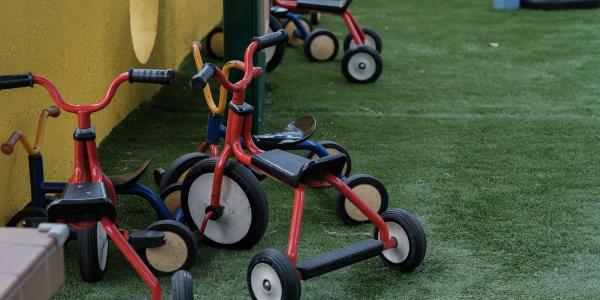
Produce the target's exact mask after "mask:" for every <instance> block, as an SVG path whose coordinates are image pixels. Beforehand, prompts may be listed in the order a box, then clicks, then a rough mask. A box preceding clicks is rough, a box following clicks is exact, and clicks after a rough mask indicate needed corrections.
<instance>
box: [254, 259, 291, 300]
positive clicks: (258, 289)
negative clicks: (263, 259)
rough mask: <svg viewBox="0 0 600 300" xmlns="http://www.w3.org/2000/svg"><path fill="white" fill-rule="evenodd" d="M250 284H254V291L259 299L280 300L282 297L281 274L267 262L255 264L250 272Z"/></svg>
mask: <svg viewBox="0 0 600 300" xmlns="http://www.w3.org/2000/svg"><path fill="white" fill-rule="evenodd" d="M250 285H251V286H252V293H253V294H254V296H255V297H256V299H258V300H261V299H268V300H270V299H273V300H275V299H277V300H278V299H281V295H282V294H283V288H282V286H281V280H279V275H278V274H277V272H276V271H275V269H273V267H271V266H269V265H268V264H265V263H259V264H257V265H256V266H254V268H253V269H252V273H251V274H250Z"/></svg>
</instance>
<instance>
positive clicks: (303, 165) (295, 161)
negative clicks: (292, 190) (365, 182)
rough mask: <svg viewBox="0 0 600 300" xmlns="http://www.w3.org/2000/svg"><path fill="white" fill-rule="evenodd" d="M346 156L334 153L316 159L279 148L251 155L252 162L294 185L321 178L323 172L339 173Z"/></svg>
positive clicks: (323, 174)
mask: <svg viewBox="0 0 600 300" xmlns="http://www.w3.org/2000/svg"><path fill="white" fill-rule="evenodd" d="M347 160H348V158H347V157H346V155H345V154H343V153H335V154H332V155H329V156H325V157H321V158H319V159H316V160H310V159H308V158H305V157H302V156H299V155H296V154H292V153H290V152H286V151H283V150H280V149H275V150H270V151H266V152H263V153H260V154H257V155H254V156H253V157H252V164H254V165H255V166H257V167H258V168H260V169H261V170H262V171H264V172H266V173H267V174H269V175H271V176H273V177H275V178H276V179H277V180H279V181H281V182H283V183H285V184H287V185H289V186H291V187H296V186H297V185H298V184H299V183H307V182H310V181H313V180H319V179H323V177H324V176H325V174H328V173H331V174H336V175H337V174H340V173H341V172H342V169H343V168H344V165H345V164H346V161H347Z"/></svg>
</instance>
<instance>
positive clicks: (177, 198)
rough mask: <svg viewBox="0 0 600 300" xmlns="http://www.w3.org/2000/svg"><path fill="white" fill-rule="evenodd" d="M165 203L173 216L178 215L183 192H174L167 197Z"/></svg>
mask: <svg viewBox="0 0 600 300" xmlns="http://www.w3.org/2000/svg"><path fill="white" fill-rule="evenodd" d="M163 201H164V202H165V205H166V206H167V208H168V209H169V211H170V212H171V213H172V214H173V215H175V214H177V210H178V209H179V207H180V206H181V191H180V190H177V191H173V192H172V193H170V194H168V195H166V196H165V198H164V199H163Z"/></svg>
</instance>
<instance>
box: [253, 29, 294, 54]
mask: <svg viewBox="0 0 600 300" xmlns="http://www.w3.org/2000/svg"><path fill="white" fill-rule="evenodd" d="M287 40H288V33H287V31H285V30H283V29H279V30H278V31H275V32H273V33H270V34H266V35H263V36H259V37H255V38H254V41H256V42H258V50H262V49H265V48H269V47H272V46H276V45H279V44H283V43H285V42H287Z"/></svg>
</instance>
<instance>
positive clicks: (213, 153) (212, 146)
mask: <svg viewBox="0 0 600 300" xmlns="http://www.w3.org/2000/svg"><path fill="white" fill-rule="evenodd" d="M210 156H212V157H217V156H219V146H217V145H215V144H210Z"/></svg>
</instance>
